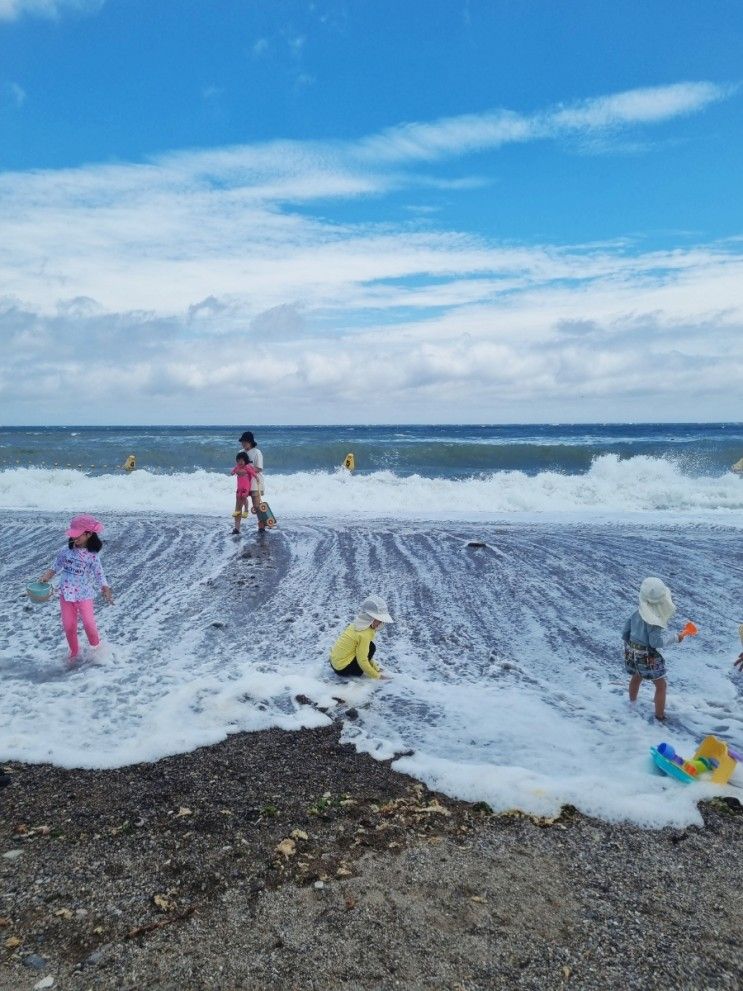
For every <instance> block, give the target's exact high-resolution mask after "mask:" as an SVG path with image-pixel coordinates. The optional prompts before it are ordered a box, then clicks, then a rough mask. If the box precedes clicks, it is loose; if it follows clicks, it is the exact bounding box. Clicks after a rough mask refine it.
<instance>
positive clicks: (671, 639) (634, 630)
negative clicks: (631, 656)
mask: <svg viewBox="0 0 743 991" xmlns="http://www.w3.org/2000/svg"><path fill="white" fill-rule="evenodd" d="M622 640H624V642H625V643H629V642H630V640H631V641H632V643H641V644H646V645H647V646H648V647H651V648H652V649H653V650H657V651H660V649H661V647H671V646H672V645H673V644H675V643H678V633H674V632H673V631H672V630H664V629H663V627H662V626H652V625H651V624H650V623H646V622H645V620H644V619H643V618H642V616H641V615H640V610H639V609H636V610H635V611H634V612H633V613H632V615H631V616H630V618H629V619H628V620H627V622H626V623H625V624H624V629H623V630H622Z"/></svg>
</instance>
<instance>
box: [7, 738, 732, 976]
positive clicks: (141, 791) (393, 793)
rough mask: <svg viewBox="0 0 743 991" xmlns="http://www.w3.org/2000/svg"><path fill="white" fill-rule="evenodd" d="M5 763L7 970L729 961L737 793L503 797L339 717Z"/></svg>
mask: <svg viewBox="0 0 743 991" xmlns="http://www.w3.org/2000/svg"><path fill="white" fill-rule="evenodd" d="M7 769H8V771H9V772H10V774H11V775H12V779H13V781H12V784H11V785H10V786H8V787H7V788H5V789H3V790H2V792H0V808H1V809H2V821H1V822H0V841H1V842H0V847H1V849H2V856H1V857H0V865H2V866H1V870H2V892H1V896H0V899H1V900H0V926H1V927H2V931H1V933H0V939H1V941H2V960H1V962H0V989H2V991H25V989H29V991H30V989H32V988H34V987H39V988H42V987H52V986H53V987H54V988H58V989H65V991H66V989H88V988H90V989H101V991H134V989H137V991H144V989H161V991H176V989H185V988H188V989H194V991H196V989H205V991H206V989H220V991H223V989H229V991H232V989H234V991H237V989H241V991H242V989H246V991H247V989H263V988H266V987H274V988H281V989H284V988H286V989H294V988H297V989H299V988H303V989H304V988H312V989H318V991H319V989H331V988H332V989H344V991H345V989H348V991H350V989H364V991H366V989H369V991H372V989H374V991H386V989H393V988H404V989H431V991H433V989H436V991H438V989H451V991H486V989H487V991H491V989H496V988H504V989H505V988H514V987H518V988H529V989H535V991H542V989H549V988H567V987H570V988H586V989H589V988H590V989H593V988H595V989H602V991H605V989H611V988H624V989H628V988H637V989H643V991H648V989H659V991H661V989H669V991H670V989H672V988H673V989H689V991H692V989H694V991H697V989H709V991H713V989H714V991H717V989H727V988H730V989H733V988H737V987H739V986H740V982H741V979H742V978H743V950H742V949H741V944H740V932H741V919H742V918H743V899H742V898H741V891H742V890H743V858H741V857H740V848H741V845H740V840H741V823H742V822H743V818H741V808H740V806H739V805H738V804H737V803H736V802H735V800H731V799H727V800H717V801H715V802H713V803H711V804H708V805H706V806H704V807H703V815H704V821H705V826H704V828H698V827H689V828H686V829H682V830H679V829H668V828H667V829H663V830H656V831H645V830H642V829H640V828H638V827H636V826H631V825H626V824H625V825H611V824H607V823H604V822H600V821H598V820H594V819H590V818H587V817H584V816H582V815H580V814H578V813H576V812H575V811H574V810H571V809H570V808H567V809H565V810H564V811H563V814H562V815H561V816H560V817H559V818H558V819H556V820H548V819H541V820H540V819H532V818H530V817H527V816H524V815H521V814H506V815H501V816H494V815H492V814H491V813H490V811H489V809H488V808H487V807H486V806H483V805H471V804H467V803H462V802H455V801H452V800H450V799H448V798H446V797H444V796H442V795H436V794H434V793H431V792H429V791H428V790H427V789H426V788H424V787H423V786H422V785H420V784H418V783H417V782H416V781H414V780H413V779H411V778H408V777H406V776H404V775H401V774H398V773H396V772H394V771H393V770H391V769H390V767H389V766H388V764H386V763H384V762H378V761H375V760H373V759H371V758H370V757H368V756H366V755H363V754H358V753H357V752H356V751H355V750H354V748H353V747H350V746H344V745H341V744H340V743H339V740H338V728H337V727H336V726H331V727H328V728H320V729H314V730H304V731H301V732H298V733H296V732H295V733H289V732H283V731H281V730H276V729H273V730H268V731H265V732H260V733H255V734H236V735H234V736H231V737H229V738H228V739H227V740H226V741H225V742H223V743H220V744H218V745H215V746H212V747H205V748H202V749H199V750H197V751H195V752H193V753H189V754H184V755H181V756H176V757H171V758H166V759H163V760H160V761H158V762H156V763H152V764H140V765H136V766H130V767H124V768H121V769H119V770H112V771H82V770H73V771H66V770H61V769H59V768H55V767H51V766H48V765H23V764H17V763H16V764H9V765H7ZM49 978H53V979H54V983H53V985H52V984H51V983H49ZM43 981H46V983H39V982H43Z"/></svg>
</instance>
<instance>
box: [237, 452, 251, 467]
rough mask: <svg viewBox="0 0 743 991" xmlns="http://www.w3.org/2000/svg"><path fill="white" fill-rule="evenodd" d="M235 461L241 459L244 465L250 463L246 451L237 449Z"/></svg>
mask: <svg viewBox="0 0 743 991" xmlns="http://www.w3.org/2000/svg"><path fill="white" fill-rule="evenodd" d="M235 461H242V463H243V464H244V465H249V464H250V458H249V457H248V455H247V452H245V451H238V452H237V454H236V455H235Z"/></svg>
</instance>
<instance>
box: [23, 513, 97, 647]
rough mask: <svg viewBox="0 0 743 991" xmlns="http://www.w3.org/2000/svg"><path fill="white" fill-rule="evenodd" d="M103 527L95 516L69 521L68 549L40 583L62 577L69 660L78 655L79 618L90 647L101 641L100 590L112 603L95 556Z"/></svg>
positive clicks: (78, 517) (62, 550) (62, 602)
mask: <svg viewBox="0 0 743 991" xmlns="http://www.w3.org/2000/svg"><path fill="white" fill-rule="evenodd" d="M102 530H103V524H102V523H100V522H99V521H98V520H97V519H96V518H95V517H94V516H90V515H88V514H87V513H83V514H82V515H81V516H75V517H74V518H73V519H72V520H70V526H69V528H68V530H67V538H68V540H67V546H66V547H63V548H62V549H61V550H60V552H59V553H58V554H57V557H56V558H55V561H54V567H53V568H50V569H49V571H45V572H44V574H43V575H42V576H41V578H40V579H39V581H42V582H48V581H49V580H50V579H52V578H53V577H54V576H55V575H56V574H59V575H60V576H61V581H60V585H59V605H60V609H61V610H62V627H63V629H64V632H65V636H66V637H67V643H68V644H69V647H70V660H71V661H74V660H76V659H77V658H78V657H79V656H80V645H79V643H78V639H77V621H78V618H80V619H82V621H83V628H84V629H85V633H86V635H87V637H88V642H89V643H90V646H91V647H97V646H98V645H99V644H100V642H101V638H100V637H99V636H98V628H97V627H96V625H95V615H94V613H93V599H94V598H95V596H96V594H97V592H98V591H99V590H100V592H101V594H102V595H103V598H104V599H105V600H106V602H108V604H109V605H111V604H113V593H112V591H111V589H110V587H109V585H108V583H107V581H106V576H105V575H104V573H103V568H102V567H101V560H100V558H99V557H98V552H99V551H100V549H101V547H103V544H102V543H101V538H100V537H99V536H98V534H99V533H101V531H102Z"/></svg>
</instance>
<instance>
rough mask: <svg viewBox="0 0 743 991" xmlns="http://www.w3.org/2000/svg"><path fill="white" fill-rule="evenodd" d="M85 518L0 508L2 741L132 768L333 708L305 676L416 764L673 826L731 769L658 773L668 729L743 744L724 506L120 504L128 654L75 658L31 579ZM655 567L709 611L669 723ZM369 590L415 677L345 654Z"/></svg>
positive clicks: (382, 752)
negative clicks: (335, 511) (663, 715)
mask: <svg viewBox="0 0 743 991" xmlns="http://www.w3.org/2000/svg"><path fill="white" fill-rule="evenodd" d="M66 518H67V517H66V515H65V516H62V515H59V514H50V513H39V514H29V513H4V514H2V515H0V520H1V521H2V528H1V530H0V546H1V547H2V557H1V559H2V562H3V563H2V568H1V570H0V591H1V595H0V629H2V631H3V632H2V634H0V725H2V726H3V733H2V737H1V738H0V758H4V759H8V758H15V759H21V760H29V761H45V760H50V761H53V762H55V763H58V764H62V765H65V766H77V765H81V766H90V767H110V766H116V765H120V764H124V763H130V762H135V761H139V760H154V759H157V758H158V757H160V756H163V755H164V754H169V753H176V752H182V751H187V750H190V749H193V748H194V747H196V746H199V745H201V744H206V743H210V742H214V741H216V740H219V739H222V738H224V736H225V735H226V734H227V733H230V732H236V731H239V730H252V729H259V728H264V727H267V726H276V725H278V726H282V727H285V728H298V727H300V726H307V725H317V724H319V723H323V722H326V721H327V719H328V717H327V716H325V715H323V714H322V713H321V712H318V711H317V710H316V709H315V708H313V707H311V706H308V705H304V704H301V703H300V702H298V701H297V699H296V696H297V695H304V696H307V697H308V698H309V699H311V700H313V702H314V703H315V704H316V705H319V706H323V707H328V708H329V709H330V711H331V712H332V713H333V714H334V715H336V716H337V717H338V718H342V719H343V720H344V736H345V738H346V739H347V740H349V741H352V742H353V743H354V744H355V745H356V746H357V747H359V748H362V749H364V750H368V751H370V752H371V753H373V754H375V755H377V756H379V757H391V756H394V755H395V754H398V755H400V754H404V753H409V752H410V751H412V754H411V755H410V756H405V757H400V758H399V759H398V763H397V766H399V767H400V769H401V770H406V771H409V772H410V773H413V774H415V775H416V776H418V777H420V778H421V779H423V780H425V781H426V782H427V783H429V784H431V785H432V786H435V787H437V788H440V789H442V790H443V791H445V792H447V793H449V794H451V795H455V796H458V797H462V798H467V799H472V800H484V801H487V802H489V803H490V804H491V805H493V806H494V807H495V808H499V809H502V808H509V807H513V806H515V807H518V808H522V809H525V810H528V811H533V812H538V813H551V812H554V811H556V810H557V808H558V807H559V806H560V804H562V803H565V802H570V803H572V804H574V805H576V806H578V807H579V808H580V809H582V810H583V811H585V812H587V813H592V814H596V815H599V816H603V817H606V818H609V819H625V818H626V819H631V820H634V821H637V822H640V823H645V824H649V825H662V824H665V823H684V822H691V821H699V817H698V813H697V811H696V807H695V801H696V800H698V799H699V798H700V797H703V796H706V795H709V794H711V793H713V792H714V789H712V788H711V787H710V786H708V785H705V784H703V783H694V784H693V785H690V786H684V785H682V784H679V783H677V782H675V781H671V780H669V779H667V778H664V777H662V776H660V775H657V774H655V773H653V771H652V768H651V766H650V764H649V759H648V756H647V754H648V747H649V746H650V745H652V744H657V743H658V742H660V740H661V739H669V740H670V741H671V742H672V743H673V744H674V746H675V747H676V749H677V750H679V751H680V752H682V753H691V752H692V750H693V749H694V747H695V744H696V741H697V740H698V739H699V738H700V737H701V736H703V735H705V734H706V733H711V732H714V733H717V734H718V735H720V736H722V737H724V738H725V739H728V740H730V741H737V743H738V744H739V745H740V744H741V743H743V711H742V710H741V695H743V676H739V675H737V674H734V673H733V671H732V667H731V661H732V659H733V657H734V656H735V655H736V654H737V652H738V650H739V649H740V648H739V646H738V642H737V629H736V625H735V624H736V621H741V620H743V616H741V615H740V612H741V601H740V594H739V593H740V587H741V578H743V565H742V561H741V554H740V550H739V545H740V541H739V532H740V531H739V530H737V529H735V528H734V527H733V526H729V525H727V524H726V523H724V522H719V523H718V522H716V521H714V520H708V521H705V522H696V523H692V522H683V521H679V522H674V523H672V522H661V521H658V520H653V521H651V520H632V519H628V518H622V517H617V518H616V519H614V520H613V521H612V522H611V524H607V523H606V522H605V521H604V522H595V523H585V522H584V523H580V522H575V521H570V520H569V519H560V520H558V519H551V520H548V519H545V520H543V521H538V522H525V521H523V520H520V519H518V518H515V517H512V518H511V519H510V520H509V521H504V522H501V523H496V522H492V521H491V522H483V523H479V524H472V523H464V522H443V521H438V522H435V521H430V522H406V521H403V522H401V521H400V520H380V519H376V520H375V519H367V520H362V521H360V522H356V523H353V524H351V523H337V522H336V523H329V522H327V521H326V520H324V519H322V518H317V519H313V520H309V519H307V518H302V517H300V516H296V517H292V518H291V519H289V520H286V519H282V520H281V528H280V530H278V531H275V532H273V533H271V534H268V535H266V536H265V537H264V538H262V539H259V538H258V537H257V536H256V535H255V533H254V530H253V526H254V524H253V522H252V520H251V521H246V523H247V524H249V525H248V526H247V527H246V531H245V536H243V537H242V538H241V539H239V540H235V539H233V538H231V537H229V536H228V535H227V533H226V524H227V521H226V520H217V519H214V518H210V517H203V516H184V515H173V514H168V515H164V514H155V513H146V514H142V515H138V516H130V515H126V514H120V515H118V516H112V517H110V518H109V517H107V520H106V522H107V524H108V526H107V537H108V540H107V543H106V546H105V547H104V551H103V563H104V567H105V568H106V571H107V573H108V576H109V580H110V582H111V584H112V586H113V587H114V591H115V593H116V604H115V606H113V607H110V608H108V607H105V606H103V605H102V604H100V605H99V606H98V607H97V615H98V617H99V621H100V626H101V630H102V632H103V634H104V636H105V639H106V640H107V641H108V644H109V647H108V649H107V653H106V654H105V655H104V656H103V657H101V658H96V663H93V662H92V661H91V660H88V661H84V662H83V663H82V664H81V665H80V666H79V667H77V668H76V669H74V670H67V668H66V666H65V654H66V649H65V644H64V639H63V636H62V633H61V630H60V627H59V618H58V610H57V607H56V604H54V603H50V604H47V605H43V606H34V605H31V604H30V603H29V602H28V600H27V599H25V598H24V596H23V593H22V590H23V586H24V583H25V581H27V580H28V579H29V577H33V576H36V575H38V574H39V573H40V572H41V571H42V570H43V569H44V568H45V567H46V566H47V565H48V563H49V562H50V560H51V559H52V558H53V554H54V552H55V550H56V549H57V547H58V546H59V544H60V543H61V540H59V539H58V538H57V537H56V535H57V534H61V533H62V532H63V530H64V525H65V522H66ZM470 540H477V541H485V542H486V544H487V546H486V547H483V548H470V547H467V542H468V541H470ZM646 574H658V575H660V576H662V577H663V578H665V579H666V580H667V581H668V582H669V584H670V585H671V587H672V588H673V590H674V596H675V599H676V602H677V604H678V606H679V613H678V619H679V620H680V621H681V622H683V621H684V620H685V619H686V618H687V617H688V618H693V619H694V620H695V622H697V623H698V625H699V626H700V630H701V633H700V636H699V637H698V638H697V639H696V640H694V641H686V642H685V643H684V644H683V645H681V646H679V647H677V648H673V649H669V651H668V654H667V660H668V666H669V714H670V715H671V722H670V724H669V725H668V726H665V727H663V728H662V729H659V728H658V727H657V725H654V724H653V723H652V721H651V719H650V716H651V713H652V701H651V696H652V689H651V688H649V687H648V686H643V689H642V691H641V696H640V701H639V703H638V705H637V707H636V708H635V709H631V708H630V706H629V704H628V703H627V701H626V698H625V694H626V679H625V675H624V670H623V664H622V658H621V640H620V631H621V627H622V623H623V621H624V619H625V617H626V616H627V615H628V614H629V613H630V612H631V611H632V610H633V608H634V599H635V590H636V588H637V586H638V585H639V582H640V581H641V579H642V578H643V577H645V575H646ZM368 591H377V592H380V593H381V594H383V595H385V596H386V597H387V599H388V601H389V604H390V608H391V611H392V614H393V615H394V616H395V617H396V620H397V621H396V623H395V624H394V625H393V626H390V627H388V628H385V629H384V630H383V631H382V632H381V633H380V635H379V637H378V644H379V654H378V657H379V660H380V663H381V664H382V666H383V667H384V668H385V669H386V670H387V671H388V672H389V673H390V674H391V675H392V676H393V677H392V680H390V681H389V682H382V683H372V682H370V681H367V680H364V681H363V682H358V683H352V684H349V683H347V682H345V681H342V680H340V679H338V678H337V677H336V676H335V675H333V674H332V672H331V671H330V669H329V666H328V664H327V661H326V657H327V653H328V650H329V648H330V646H331V644H332V642H333V639H334V637H335V636H336V634H337V633H338V632H339V631H340V629H342V628H343V626H344V625H345V624H346V623H347V622H348V621H349V620H350V619H351V617H352V615H353V611H354V608H355V605H356V604H357V602H358V601H359V599H360V598H362V597H363V596H364V595H365V594H366V593H367V592H368ZM338 699H341V700H342V701H341V702H338V701H337V700H338ZM349 706H353V707H355V708H356V709H357V710H358V718H356V719H350V718H348V717H346V716H344V713H345V711H346V709H347V708H348V707H349ZM718 790H719V789H718Z"/></svg>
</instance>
